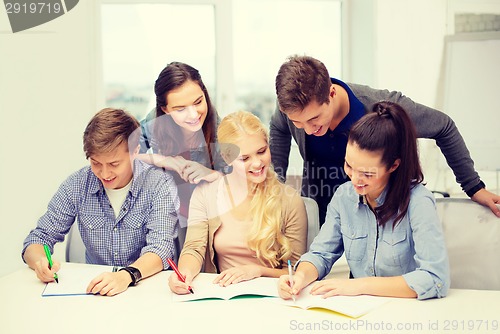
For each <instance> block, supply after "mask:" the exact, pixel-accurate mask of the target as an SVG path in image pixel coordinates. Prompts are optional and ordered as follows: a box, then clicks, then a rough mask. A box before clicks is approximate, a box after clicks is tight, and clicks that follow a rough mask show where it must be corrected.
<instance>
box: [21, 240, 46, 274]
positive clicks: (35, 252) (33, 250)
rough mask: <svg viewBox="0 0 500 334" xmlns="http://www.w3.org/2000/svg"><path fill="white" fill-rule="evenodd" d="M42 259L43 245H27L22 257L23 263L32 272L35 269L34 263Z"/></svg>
mask: <svg viewBox="0 0 500 334" xmlns="http://www.w3.org/2000/svg"><path fill="white" fill-rule="evenodd" d="M44 257H45V250H44V249H43V245H39V244H31V245H29V246H28V247H27V248H26V251H25V252H24V255H23V259H24V262H26V264H27V265H28V266H29V267H30V268H31V269H33V270H34V269H35V263H36V262H37V261H39V260H40V259H42V258H44Z"/></svg>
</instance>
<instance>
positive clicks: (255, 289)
mask: <svg viewBox="0 0 500 334" xmlns="http://www.w3.org/2000/svg"><path fill="white" fill-rule="evenodd" d="M172 275H175V273H174V272H172ZM216 277H217V274H208V273H200V274H198V276H196V278H195V279H194V280H193V283H192V284H191V287H192V288H193V292H194V293H192V294H191V293H189V294H186V295H177V294H175V293H172V301H175V302H185V301H190V300H202V299H225V300H228V299H231V298H235V297H243V296H261V297H278V288H277V286H278V279H277V278H270V277H258V278H255V279H252V280H249V281H244V282H240V283H237V284H231V285H229V286H226V287H221V286H219V285H218V284H214V283H212V282H213V280H214V279H215V278H216Z"/></svg>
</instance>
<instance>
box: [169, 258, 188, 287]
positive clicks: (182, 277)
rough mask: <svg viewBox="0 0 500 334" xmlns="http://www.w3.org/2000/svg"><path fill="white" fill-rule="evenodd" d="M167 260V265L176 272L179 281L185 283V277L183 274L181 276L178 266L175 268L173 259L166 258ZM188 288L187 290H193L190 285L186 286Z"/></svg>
mask: <svg viewBox="0 0 500 334" xmlns="http://www.w3.org/2000/svg"><path fill="white" fill-rule="evenodd" d="M167 262H168V265H169V266H170V268H172V269H173V270H174V271H175V273H176V274H177V277H179V279H180V280H181V282H183V283H186V278H185V277H184V276H182V274H181V272H180V271H179V268H177V266H176V265H175V263H174V261H172V260H171V259H167ZM188 289H189V292H191V293H194V291H193V289H191V287H188Z"/></svg>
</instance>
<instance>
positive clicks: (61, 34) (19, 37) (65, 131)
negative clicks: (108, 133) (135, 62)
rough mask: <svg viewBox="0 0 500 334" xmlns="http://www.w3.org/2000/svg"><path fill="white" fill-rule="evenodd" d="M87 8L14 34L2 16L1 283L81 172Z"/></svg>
mask: <svg viewBox="0 0 500 334" xmlns="http://www.w3.org/2000/svg"><path fill="white" fill-rule="evenodd" d="M92 3H93V1H80V2H79V3H78V5H77V6H76V7H75V8H74V9H73V10H71V11H69V12H68V13H67V14H65V15H63V16H61V17H59V18H57V19H55V20H53V21H51V22H48V23H46V24H44V25H42V26H39V27H36V28H33V29H30V30H28V31H25V32H19V33H15V34H13V33H12V32H11V29H10V25H9V21H8V18H7V14H6V13H5V11H4V10H3V9H2V10H0V50H1V51H0V112H1V118H2V121H1V123H0V136H1V137H0V143H1V144H0V145H1V146H0V156H1V163H0V166H1V167H0V168H1V172H0V226H1V231H2V232H1V233H2V243H1V244H0V254H2V265H1V266H0V276H1V275H4V274H7V273H9V272H12V271H13V270H15V269H17V268H21V267H22V266H24V264H23V262H22V260H21V255H20V253H21V249H22V242H23V240H24V238H25V237H26V235H27V234H28V232H29V231H30V229H31V228H33V227H34V226H35V224H36V221H37V219H38V218H39V216H40V215H41V214H43V212H44V211H45V209H46V206H47V203H48V201H49V200H50V198H51V197H52V195H53V194H54V193H55V191H56V190H57V187H58V186H59V184H60V183H61V181H63V179H64V178H66V177H67V176H68V175H69V174H70V173H71V172H73V171H75V170H77V169H78V168H80V167H81V166H83V165H85V164H86V161H85V157H84V154H83V151H82V134H83V130H84V128H85V125H86V123H87V122H88V120H89V119H90V117H91V115H92V114H94V113H95V112H96V111H97V110H96V103H95V100H96V99H95V85H94V82H95V74H94V73H95V71H94V69H95V67H96V66H95V64H94V62H95V59H96V55H95V52H94V49H93V45H94V41H93V40H94V34H93V31H94V28H93V17H95V15H93V9H92V6H93V4H92ZM63 256H64V254H63V252H62V251H58V252H57V254H56V257H55V258H56V259H63V258H64V257H63Z"/></svg>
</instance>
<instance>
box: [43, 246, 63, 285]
mask: <svg viewBox="0 0 500 334" xmlns="http://www.w3.org/2000/svg"><path fill="white" fill-rule="evenodd" d="M43 249H44V250H45V256H47V260H48V261H49V269H52V265H53V263H52V256H50V249H49V246H47V245H43ZM54 279H55V280H56V282H57V283H59V277H57V273H54Z"/></svg>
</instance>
